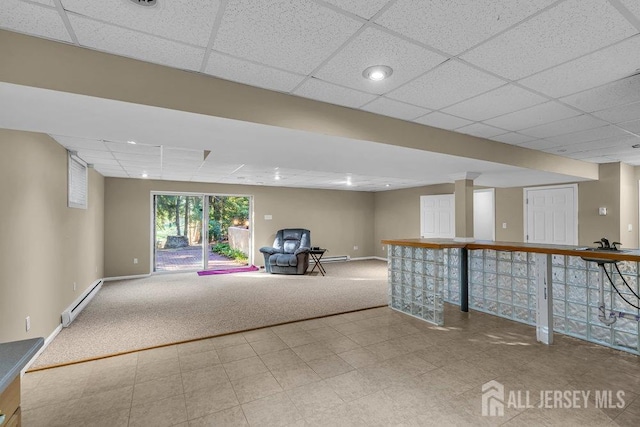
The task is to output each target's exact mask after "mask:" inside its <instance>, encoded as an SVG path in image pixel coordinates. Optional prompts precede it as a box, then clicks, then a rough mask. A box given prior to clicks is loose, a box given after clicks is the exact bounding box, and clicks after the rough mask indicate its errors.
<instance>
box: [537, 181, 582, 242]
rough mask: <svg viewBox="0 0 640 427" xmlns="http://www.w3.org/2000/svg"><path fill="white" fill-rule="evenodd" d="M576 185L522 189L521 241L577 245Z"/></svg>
mask: <svg viewBox="0 0 640 427" xmlns="http://www.w3.org/2000/svg"><path fill="white" fill-rule="evenodd" d="M577 193H578V188H577V186H576V185H568V186H557V187H538V188H527V189H525V204H526V209H525V212H526V214H525V215H526V227H525V241H526V242H531V243H550V244H557V245H577V244H578V203H577V201H578V194H577Z"/></svg>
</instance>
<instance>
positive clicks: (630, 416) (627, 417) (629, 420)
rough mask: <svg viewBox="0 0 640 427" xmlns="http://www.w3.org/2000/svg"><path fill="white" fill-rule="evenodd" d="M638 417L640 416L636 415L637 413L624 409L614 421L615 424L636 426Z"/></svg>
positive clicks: (627, 426) (629, 426)
mask: <svg viewBox="0 0 640 427" xmlns="http://www.w3.org/2000/svg"><path fill="white" fill-rule="evenodd" d="M639 419H640V417H639V416H638V414H634V413H632V412H629V411H624V412H622V413H621V414H620V415H618V416H617V417H616V418H615V419H614V422H615V424H616V425H619V426H622V427H636V426H637V425H638V420H639Z"/></svg>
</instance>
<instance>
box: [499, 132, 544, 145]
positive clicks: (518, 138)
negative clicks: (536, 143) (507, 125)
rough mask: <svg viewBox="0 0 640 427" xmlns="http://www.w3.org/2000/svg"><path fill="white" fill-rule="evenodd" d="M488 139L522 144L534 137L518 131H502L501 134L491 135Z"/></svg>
mask: <svg viewBox="0 0 640 427" xmlns="http://www.w3.org/2000/svg"><path fill="white" fill-rule="evenodd" d="M489 139H492V140H494V141H498V142H504V143H505V144H511V145H519V144H523V143H525V142H530V141H533V140H535V139H536V138H533V137H531V136H527V135H523V134H521V133H518V132H509V133H503V134H502V135H497V136H494V137H491V138H489Z"/></svg>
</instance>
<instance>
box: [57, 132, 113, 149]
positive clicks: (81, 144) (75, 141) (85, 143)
mask: <svg viewBox="0 0 640 427" xmlns="http://www.w3.org/2000/svg"><path fill="white" fill-rule="evenodd" d="M50 136H51V137H52V138H53V139H55V140H56V141H57V142H58V144H60V145H62V146H63V147H67V148H73V149H75V150H76V151H77V150H80V149H83V148H84V149H87V150H97V151H109V149H108V148H107V146H106V145H105V144H104V142H102V141H96V140H93V139H86V138H75V137H71V136H63V135H50Z"/></svg>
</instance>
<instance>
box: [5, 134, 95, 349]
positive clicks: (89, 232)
mask: <svg viewBox="0 0 640 427" xmlns="http://www.w3.org/2000/svg"><path fill="white" fill-rule="evenodd" d="M0 194H2V201H3V207H2V209H0V236H1V240H0V342H5V341H13V340H20V339H26V338H32V337H38V336H42V337H47V336H48V335H50V334H51V333H52V332H53V330H54V329H55V328H56V327H57V326H58V325H59V324H60V314H61V313H62V311H63V310H64V309H65V308H67V307H68V306H69V305H70V304H71V303H72V302H73V301H74V300H75V299H76V298H77V297H78V296H79V295H80V294H81V293H82V291H83V290H85V289H86V288H87V287H88V286H89V285H90V284H91V283H92V282H94V281H95V280H96V279H98V278H100V277H102V276H103V259H104V257H103V247H104V244H103V243H104V242H103V236H104V233H103V224H104V220H103V213H104V178H102V176H101V175H99V174H97V173H96V172H94V171H93V170H90V171H89V208H88V209H87V210H83V209H71V208H68V207H67V152H66V150H65V149H64V148H63V147H61V146H60V145H58V144H57V143H56V142H55V141H53V140H52V139H51V138H49V137H48V136H46V135H42V134H36V133H28V132H17V131H10V130H4V129H0ZM73 282H76V283H77V289H76V291H74V290H73ZM26 316H30V317H31V330H30V331H29V332H25V318H26Z"/></svg>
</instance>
